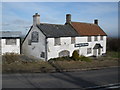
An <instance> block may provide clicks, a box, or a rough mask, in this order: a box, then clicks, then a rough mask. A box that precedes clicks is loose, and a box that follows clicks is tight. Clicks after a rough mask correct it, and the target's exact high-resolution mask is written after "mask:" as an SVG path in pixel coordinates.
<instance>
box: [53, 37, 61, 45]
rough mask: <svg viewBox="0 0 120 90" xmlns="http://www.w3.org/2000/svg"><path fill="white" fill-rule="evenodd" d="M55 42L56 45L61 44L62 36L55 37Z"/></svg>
mask: <svg viewBox="0 0 120 90" xmlns="http://www.w3.org/2000/svg"><path fill="white" fill-rule="evenodd" d="M54 43H55V46H56V45H60V38H54Z"/></svg>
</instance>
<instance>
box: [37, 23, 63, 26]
mask: <svg viewBox="0 0 120 90" xmlns="http://www.w3.org/2000/svg"><path fill="white" fill-rule="evenodd" d="M40 24H50V25H61V26H62V25H63V26H64V24H51V23H40ZM40 24H38V25H40Z"/></svg>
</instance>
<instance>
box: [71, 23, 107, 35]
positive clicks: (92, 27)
mask: <svg viewBox="0 0 120 90" xmlns="http://www.w3.org/2000/svg"><path fill="white" fill-rule="evenodd" d="M71 25H72V26H73V28H74V29H75V30H76V31H77V32H78V33H79V35H82V36H92V35H93V36H96V35H102V36H106V35H107V34H106V33H105V32H104V31H103V30H102V29H101V28H100V27H99V26H98V25H96V24H90V23H81V22H71Z"/></svg>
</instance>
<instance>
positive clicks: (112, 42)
mask: <svg viewBox="0 0 120 90" xmlns="http://www.w3.org/2000/svg"><path fill="white" fill-rule="evenodd" d="M119 45H120V38H110V37H109V38H107V50H108V51H120V46H119Z"/></svg>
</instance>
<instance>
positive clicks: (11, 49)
mask: <svg viewBox="0 0 120 90" xmlns="http://www.w3.org/2000/svg"><path fill="white" fill-rule="evenodd" d="M1 50H2V54H4V53H7V52H8V53H18V54H20V39H16V45H6V39H1Z"/></svg>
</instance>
